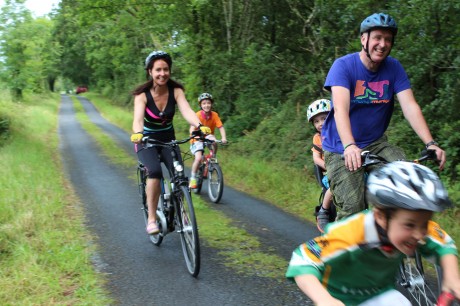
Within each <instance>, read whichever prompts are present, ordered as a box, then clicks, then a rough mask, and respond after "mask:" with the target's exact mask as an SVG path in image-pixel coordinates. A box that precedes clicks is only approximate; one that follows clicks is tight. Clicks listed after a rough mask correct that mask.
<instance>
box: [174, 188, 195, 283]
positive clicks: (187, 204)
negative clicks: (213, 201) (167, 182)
mask: <svg viewBox="0 0 460 306" xmlns="http://www.w3.org/2000/svg"><path fill="white" fill-rule="evenodd" d="M176 200H177V211H176V217H177V223H178V224H177V225H178V227H179V233H180V241H181V244H182V251H183V254H184V258H185V263H186V265H187V269H188V271H189V273H190V274H191V275H192V276H193V277H196V276H197V275H198V273H200V241H199V238H198V227H197V223H196V217H195V210H194V208H193V202H192V197H191V195H190V193H189V191H188V188H187V187H185V186H180V189H179V192H178V193H177V194H176Z"/></svg>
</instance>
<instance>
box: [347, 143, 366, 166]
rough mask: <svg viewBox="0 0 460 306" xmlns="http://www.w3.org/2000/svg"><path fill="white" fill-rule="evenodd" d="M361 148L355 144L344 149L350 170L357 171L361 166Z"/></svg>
mask: <svg viewBox="0 0 460 306" xmlns="http://www.w3.org/2000/svg"><path fill="white" fill-rule="evenodd" d="M361 151H362V150H361V149H360V148H359V147H358V146H357V145H355V144H352V145H349V146H347V147H346V148H345V150H344V151H343V159H344V161H345V167H346V168H347V169H348V170H350V171H356V170H358V169H359V168H360V167H361V164H362V162H361Z"/></svg>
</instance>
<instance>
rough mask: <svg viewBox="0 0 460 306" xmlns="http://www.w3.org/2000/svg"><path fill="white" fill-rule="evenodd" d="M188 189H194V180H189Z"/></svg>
mask: <svg viewBox="0 0 460 306" xmlns="http://www.w3.org/2000/svg"><path fill="white" fill-rule="evenodd" d="M188 187H190V188H192V189H196V178H192V179H190V184H189V185H188Z"/></svg>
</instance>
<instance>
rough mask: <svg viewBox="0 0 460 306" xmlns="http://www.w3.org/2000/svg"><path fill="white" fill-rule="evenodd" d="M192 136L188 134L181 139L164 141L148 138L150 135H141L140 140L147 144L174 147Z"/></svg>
mask: <svg viewBox="0 0 460 306" xmlns="http://www.w3.org/2000/svg"><path fill="white" fill-rule="evenodd" d="M194 137H195V136H190V137H187V138H185V139H182V140H171V141H168V142H164V141H161V140H157V139H153V138H150V136H144V137H142V140H141V142H142V143H149V144H152V145H159V146H167V147H174V146H177V145H180V144H183V143H186V142H188V141H189V140H190V139H192V138H194Z"/></svg>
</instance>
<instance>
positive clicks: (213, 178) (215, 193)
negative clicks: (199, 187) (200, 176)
mask: <svg viewBox="0 0 460 306" xmlns="http://www.w3.org/2000/svg"><path fill="white" fill-rule="evenodd" d="M223 193H224V175H223V173H222V169H221V168H220V166H219V164H217V163H211V164H210V165H209V173H208V195H209V199H211V201H212V202H214V203H217V202H219V201H220V199H221V198H222V194H223Z"/></svg>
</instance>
